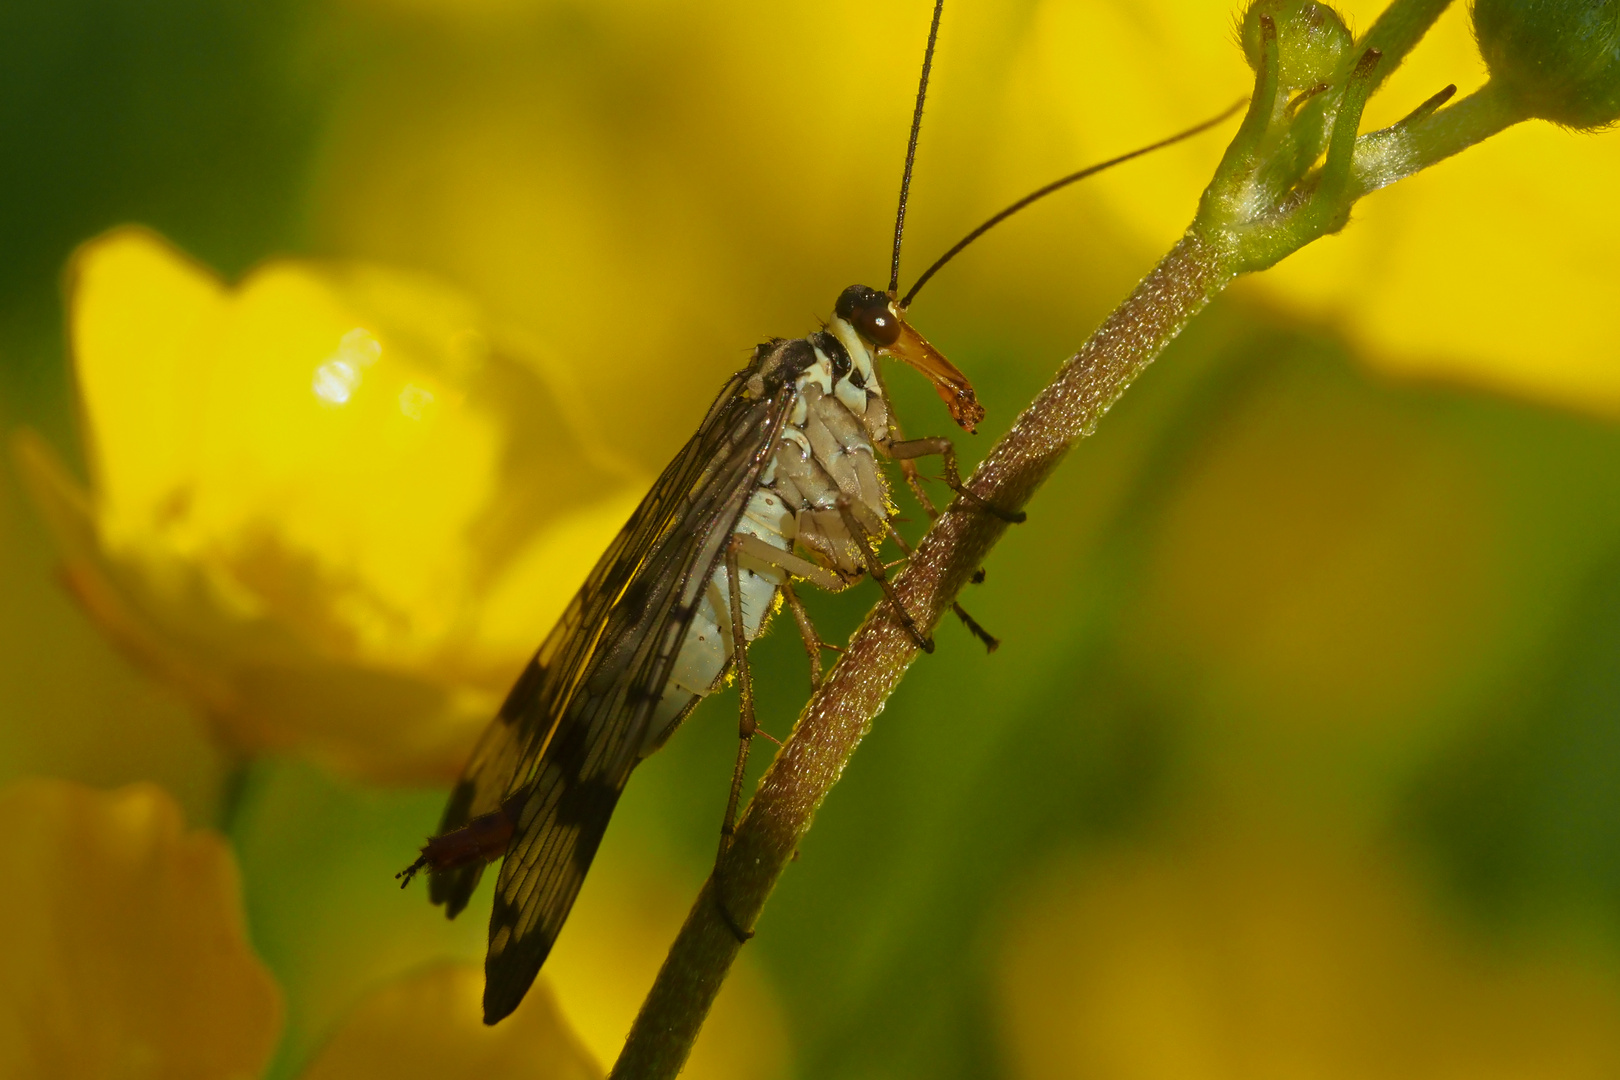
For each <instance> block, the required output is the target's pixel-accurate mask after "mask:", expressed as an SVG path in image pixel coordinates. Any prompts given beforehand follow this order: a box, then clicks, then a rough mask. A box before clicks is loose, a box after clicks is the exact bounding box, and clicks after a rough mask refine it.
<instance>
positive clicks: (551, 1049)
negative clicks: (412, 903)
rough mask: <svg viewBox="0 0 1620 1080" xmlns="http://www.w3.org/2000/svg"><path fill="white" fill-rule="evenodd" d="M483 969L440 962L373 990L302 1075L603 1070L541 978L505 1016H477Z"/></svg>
mask: <svg viewBox="0 0 1620 1080" xmlns="http://www.w3.org/2000/svg"><path fill="white" fill-rule="evenodd" d="M483 994H484V972H483V970H482V969H481V968H479V967H478V966H476V965H473V964H441V965H435V966H433V967H430V968H427V969H426V970H424V971H422V972H420V973H418V974H416V975H414V976H410V977H407V978H404V979H401V980H399V981H398V982H395V983H392V984H390V985H389V986H386V987H384V988H383V989H381V990H379V991H377V993H375V994H373V995H372V996H371V997H370V998H368V999H367V1000H366V1001H365V1002H363V1003H362V1004H361V1005H360V1006H359V1007H358V1008H356V1009H355V1010H354V1012H353V1013H352V1014H351V1015H350V1016H349V1018H348V1020H347V1021H346V1022H345V1023H344V1025H343V1027H342V1028H341V1029H340V1030H339V1031H338V1032H337V1034H336V1035H334V1036H332V1038H331V1039H330V1040H329V1041H328V1042H327V1043H326V1045H325V1046H324V1047H323V1048H322V1049H321V1052H320V1053H319V1054H318V1055H316V1057H315V1060H314V1061H313V1062H312V1063H311V1064H310V1066H309V1068H308V1069H306V1070H304V1072H303V1073H302V1074H301V1075H302V1077H303V1080H368V1078H371V1077H375V1078H376V1080H406V1078H408V1077H421V1078H422V1080H454V1078H457V1077H464V1078H465V1080H594V1078H595V1077H599V1076H601V1075H602V1072H601V1070H600V1069H598V1068H597V1066H596V1063H595V1062H594V1061H592V1060H591V1058H590V1056H589V1054H587V1053H586V1051H585V1049H584V1048H583V1047H582V1046H581V1045H580V1044H579V1041H578V1040H577V1039H576V1038H575V1036H574V1033H573V1032H572V1031H570V1030H569V1029H568V1025H567V1024H566V1023H565V1022H564V1021H563V1019H562V1017H561V1015H559V1013H558V1012H557V1007H556V1002H555V1000H554V999H553V997H552V994H551V990H550V988H549V987H548V986H547V985H546V984H545V982H544V981H542V982H540V983H538V984H536V985H535V987H534V988H533V989H532V990H530V991H529V994H528V996H527V997H526V998H524V999H523V1004H522V1005H521V1006H519V1007H518V1010H517V1011H516V1012H515V1013H513V1014H512V1015H511V1017H510V1018H508V1020H507V1021H506V1022H504V1023H501V1024H498V1025H496V1026H495V1027H486V1026H485V1024H484V1021H483Z"/></svg>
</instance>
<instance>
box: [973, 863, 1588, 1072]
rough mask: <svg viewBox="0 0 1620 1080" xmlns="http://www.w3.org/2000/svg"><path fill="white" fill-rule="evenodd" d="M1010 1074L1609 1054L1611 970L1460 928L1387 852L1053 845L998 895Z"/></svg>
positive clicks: (1374, 1067) (1479, 1062)
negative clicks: (1416, 890)
mask: <svg viewBox="0 0 1620 1080" xmlns="http://www.w3.org/2000/svg"><path fill="white" fill-rule="evenodd" d="M1010 914H1011V918H1010V919H1009V920H1008V922H1007V924H1006V925H1007V927H1008V929H1007V932H1006V935H1005V939H1004V950H1003V953H1002V963H1001V968H1000V987H1001V989H1000V1004H1001V1009H1000V1015H1001V1021H1002V1024H1001V1028H1002V1032H1003V1034H1004V1036H1005V1040H1006V1046H1007V1049H1008V1051H1009V1053H1010V1056H1011V1061H1012V1063H1013V1068H1012V1070H1011V1075H1014V1076H1019V1077H1028V1078H1032V1080H1034V1078H1046V1077H1052V1078H1057V1077H1070V1076H1093V1077H1100V1078H1108V1080H1161V1078H1163V1080H1171V1078H1174V1080H1205V1078H1207V1080H1219V1078H1225V1077H1232V1078H1239V1077H1241V1078H1244V1080H1255V1078H1265V1077H1299V1076H1310V1077H1319V1078H1335V1077H1345V1078H1350V1077H1379V1078H1383V1080H1396V1078H1401V1077H1414V1078H1416V1077H1471V1078H1480V1077H1493V1078H1501V1080H1508V1078H1523V1080H1531V1078H1536V1080H1558V1078H1582V1080H1585V1078H1591V1080H1597V1078H1598V1077H1604V1076H1614V1075H1615V1074H1616V1071H1617V1070H1620V989H1617V987H1616V986H1615V985H1614V984H1613V982H1612V981H1610V980H1609V979H1608V978H1606V977H1604V976H1602V975H1600V974H1598V972H1597V970H1596V969H1595V968H1588V967H1587V966H1585V965H1583V964H1582V963H1580V962H1579V961H1577V960H1575V959H1573V958H1567V957H1560V956H1559V955H1557V953H1556V952H1555V951H1552V950H1545V951H1542V952H1540V953H1530V954H1528V955H1519V954H1516V953H1514V952H1512V951H1510V950H1503V949H1500V948H1498V949H1492V948H1488V947H1484V946H1482V945H1480V944H1477V943H1470V942H1468V941H1466V940H1464V939H1463V938H1461V937H1460V936H1459V935H1458V934H1457V933H1456V932H1455V931H1454V930H1452V929H1450V928H1449V927H1447V926H1446V925H1445V924H1444V922H1443V921H1442V920H1441V919H1440V918H1439V917H1438V913H1431V912H1425V911H1424V910H1423V908H1422V906H1421V904H1420V903H1419V902H1418V900H1417V898H1416V897H1415V896H1414V895H1413V894H1412V890H1411V889H1410V887H1409V886H1406V885H1404V884H1403V883H1402V882H1400V881H1399V880H1397V879H1396V878H1395V877H1394V876H1393V875H1392V874H1391V873H1390V868H1389V867H1388V866H1387V865H1383V864H1379V863H1377V862H1375V861H1373V860H1371V859H1365V858H1355V857H1350V856H1334V855H1332V854H1330V853H1328V852H1325V851H1324V850H1323V848H1322V845H1321V842H1320V840H1315V841H1313V842H1312V843H1311V844H1310V845H1309V846H1308V847H1300V848H1295V847H1291V846H1283V847H1280V848H1277V847H1274V848H1271V849H1267V848H1266V847H1265V846H1264V845H1259V844H1254V843H1253V842H1252V841H1248V842H1246V843H1245V845H1244V846H1241V847H1240V846H1230V845H1229V846H1225V847H1220V846H1216V847H1213V848H1209V849H1205V850H1198V851H1193V852H1191V853H1184V854H1181V855H1179V856H1178V855H1170V854H1162V855H1158V856H1152V855H1146V854H1136V855H1120V856H1117V857H1114V858H1111V859H1102V860H1098V861H1095V862H1091V863H1087V864H1083V865H1081V864H1070V865H1067V866H1065V867H1063V868H1061V869H1059V870H1057V871H1056V872H1055V873H1052V874H1050V875H1049V876H1048V879H1047V880H1046V881H1044V882H1043V883H1041V884H1039V885H1037V886H1036V887H1035V888H1033V889H1032V890H1029V891H1028V892H1027V894H1026V895H1025V896H1024V897H1023V898H1022V900H1021V901H1020V903H1019V904H1018V905H1017V906H1016V907H1015V908H1014V909H1013V911H1012V912H1011V913H1010Z"/></svg>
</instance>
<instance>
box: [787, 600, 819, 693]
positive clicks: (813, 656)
mask: <svg viewBox="0 0 1620 1080" xmlns="http://www.w3.org/2000/svg"><path fill="white" fill-rule="evenodd" d="M782 599H784V600H786V601H787V606H788V610H789V611H791V612H793V621H794V623H795V624H796V625H797V626H798V627H799V640H801V641H803V642H804V652H805V655H806V656H808V657H809V658H810V689H811V690H814V689H815V688H816V687H818V686H820V685H821V635H820V634H818V633H816V628H815V626H813V625H812V624H811V622H810V613H809V612H807V611H805V610H804V602H803V601H801V600H800V599H799V594H798V593H796V592H794V591H793V585H792V584H791V583H790V582H786V581H784V582H782Z"/></svg>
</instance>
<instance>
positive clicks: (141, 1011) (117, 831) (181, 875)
mask: <svg viewBox="0 0 1620 1080" xmlns="http://www.w3.org/2000/svg"><path fill="white" fill-rule="evenodd" d="M0 818H3V819H4V821H5V822H6V828H5V831H4V833H3V834H0V862H3V863H4V864H5V867H6V875H7V882H8V883H7V886H6V888H5V889H4V890H0V1075H5V1076H15V1077H53V1078H54V1077H60V1078H64V1080H71V1078H78V1077H84V1078H86V1080H89V1078H93V1077H132V1078H138V1077H153V1078H157V1077H164V1078H174V1080H183V1078H191V1077H195V1078H198V1080H202V1078H227V1077H242V1078H246V1077H252V1076H256V1075H258V1073H259V1072H260V1070H261V1069H263V1067H264V1066H265V1065H266V1064H267V1063H268V1061H269V1058H270V1052H271V1050H272V1049H273V1048H274V1046H275V1041H276V1035H277V1033H278V1032H279V1030H280V1027H281V997H280V994H279V993H278V991H277V990H276V986H275V983H274V982H273V981H272V980H271V978H270V975H269V973H268V972H267V971H266V970H265V969H264V966H263V965H262V964H261V963H260V962H259V960H258V958H257V957H255V956H254V955H253V952H252V950H251V949H250V948H249V946H248V944H247V941H246V938H245V934H244V929H243V924H242V910H241V901H240V897H239V885H238V882H237V874H236V864H235V861H234V860H233V859H232V857H231V853H230V849H229V848H228V847H226V845H225V843H224V842H223V840H222V839H221V838H220V837H218V836H216V835H214V834H212V833H206V832H191V833H188V832H185V831H184V829H183V828H182V825H181V821H180V811H179V809H178V808H177V807H176V806H175V805H174V802H173V800H171V799H170V798H169V797H168V795H166V794H165V793H164V792H163V791H162V790H161V789H159V788H156V787H153V786H151V785H146V784H141V785H135V786H133V787H128V788H124V789H123V790H121V791H117V792H114V793H111V794H103V793H100V792H95V791H91V790H90V789H88V788H83V787H80V786H78V785H75V784H68V783H64V782H61V781H46V780H37V781H24V782H21V783H18V784H14V785H12V786H10V787H8V788H6V789H5V790H4V791H0Z"/></svg>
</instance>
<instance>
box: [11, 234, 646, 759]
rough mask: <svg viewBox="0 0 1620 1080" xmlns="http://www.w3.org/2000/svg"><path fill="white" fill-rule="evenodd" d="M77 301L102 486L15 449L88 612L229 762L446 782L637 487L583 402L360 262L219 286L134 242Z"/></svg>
mask: <svg viewBox="0 0 1620 1080" xmlns="http://www.w3.org/2000/svg"><path fill="white" fill-rule="evenodd" d="M70 290H71V296H70V303H71V315H70V334H71V343H72V352H73V363H74V373H75V375H76V378H77V386H78V390H79V396H80V405H81V410H82V417H83V423H84V435H85V443H86V446H85V458H86V461H87V466H88V469H89V473H90V490H89V492H88V493H85V492H83V491H81V490H80V489H79V487H78V485H77V484H76V483H75V482H74V481H73V480H72V479H71V478H70V477H69V475H68V473H67V471H66V470H65V469H64V468H63V467H62V466H61V465H60V464H58V463H57V461H56V458H55V457H54V455H52V454H51V452H50V451H49V450H48V448H46V447H45V446H44V445H43V443H42V442H41V441H40V440H39V439H38V438H37V437H34V436H31V435H27V434H25V435H24V436H23V437H22V438H21V439H20V440H19V446H18V451H19V459H20V462H21V465H22V469H23V472H24V475H25V478H26V479H27V480H28V481H29V484H30V487H31V489H32V491H33V493H34V495H35V497H36V500H37V501H38V502H39V504H40V505H41V507H42V509H43V510H44V512H45V515H46V517H47V519H48V521H49V522H50V524H51V526H52V529H53V531H54V532H55V534H56V535H57V538H58V540H59V542H60V544H61V546H62V549H63V552H64V556H65V576H66V578H67V580H68V582H69V584H70V586H71V588H72V589H73V591H74V593H75V595H77V596H78V597H79V599H80V600H81V601H82V602H83V603H84V605H85V607H86V608H87V609H88V610H89V611H90V612H91V614H92V615H93V616H94V617H95V618H96V619H97V621H98V622H99V623H100V624H101V625H102V627H103V629H105V630H106V631H107V632H108V633H109V634H110V635H112V637H113V638H114V639H115V640H116V641H117V642H118V643H119V644H120V645H121V646H123V647H124V648H125V649H126V650H127V651H128V652H129V653H131V654H132V655H134V656H135V657H136V658H138V659H139V660H140V661H141V662H143V663H145V664H146V665H147V666H149V667H150V668H151V669H153V670H155V671H157V672H158V673H160V674H161V675H162V676H163V677H164V678H166V679H167V680H168V681H170V682H171V683H173V684H175V685H176V686H179V687H180V688H182V689H183V690H184V691H185V692H186V693H187V694H188V696H190V697H191V698H192V699H193V700H194V701H196V702H197V703H198V704H199V705H201V706H202V707H203V708H204V709H205V710H206V711H207V713H208V715H209V716H210V717H211V718H212V719H213V720H214V721H215V723H216V725H217V727H218V729H219V731H220V732H221V734H222V735H223V736H224V738H225V739H226V740H227V742H228V743H229V744H231V745H232V746H234V747H236V748H238V749H239V750H242V751H257V750H264V749H281V750H291V751H296V752H298V753H301V754H304V755H306V756H308V757H311V758H313V759H315V760H318V761H320V762H322V763H324V764H326V765H328V766H330V767H333V768H336V769H339V770H341V771H345V772H348V773H350V774H357V775H361V776H366V777H370V778H374V779H387V780H417V779H429V778H443V777H447V776H449V775H452V774H453V773H454V772H455V771H456V770H457V769H458V768H459V767H460V765H461V763H462V760H463V758H464V755H465V752H466V749H467V747H468V745H469V744H470V742H471V740H472V739H473V738H474V737H475V736H476V734H477V732H478V730H479V729H480V728H481V727H482V725H483V724H484V723H485V722H486V721H487V719H488V717H489V715H490V714H491V712H492V711H493V707H494V705H495V704H497V703H498V700H499V697H500V695H501V694H503V693H504V691H505V690H506V688H507V685H508V684H509V682H510V680H511V678H512V677H513V676H514V673H515V672H516V671H517V670H518V669H519V667H521V665H522V663H523V661H524V660H525V659H526V657H527V656H528V654H529V652H530V651H531V650H532V649H533V648H534V647H535V645H536V644H537V643H538V642H539V640H540V638H541V637H542V636H543V635H544V634H545V632H546V630H547V629H549V627H550V624H551V623H552V622H553V621H554V620H555V618H556V616H557V614H558V612H559V611H560V610H561V608H562V605H563V604H564V602H565V601H566V599H567V596H568V595H569V593H570V592H571V591H572V590H573V589H574V588H575V587H577V584H578V582H579V581H580V580H581V579H582V578H583V577H584V574H585V572H586V570H587V569H588V568H589V566H590V564H591V563H592V562H593V561H594V560H595V558H596V556H597V554H598V553H599V552H600V551H601V549H602V547H603V546H604V545H605V544H606V541H607V539H608V537H610V536H611V535H612V533H613V532H614V531H615V530H616V529H617V528H618V526H619V525H620V524H621V523H622V522H623V520H624V518H625V517H626V516H627V515H628V513H629V510H630V508H631V507H632V506H633V505H634V502H635V500H636V499H637V497H638V496H639V493H640V487H641V485H640V483H639V482H638V481H637V480H636V479H635V478H634V477H633V476H632V475H631V474H630V472H629V470H627V469H626V468H624V467H622V466H620V465H619V464H617V462H616V460H615V459H614V457H613V456H612V455H611V454H609V453H608V452H606V451H604V450H603V449H601V447H600V442H601V440H599V439H597V438H596V436H595V435H594V434H593V433H592V432H593V429H592V426H591V423H590V421H589V420H588V419H587V415H586V410H585V409H584V408H583V406H582V405H581V404H580V403H579V401H578V400H577V398H578V395H577V394H575V393H573V392H572V390H571V389H570V387H569V385H568V384H567V382H566V380H565V379H563V378H562V377H561V376H560V375H559V373H557V372H555V371H553V370H551V369H550V368H549V367H547V365H546V364H545V363H544V361H543V358H542V357H541V355H540V354H539V353H538V352H537V351H536V350H534V349H532V348H526V347H524V346H523V345H522V344H521V343H514V342H512V341H509V340H506V339H503V338H499V337H497V336H496V335H495V333H494V332H493V331H492V330H491V329H490V328H489V327H488V326H487V325H486V324H485V322H484V320H483V319H482V317H481V316H480V315H479V313H478V311H477V310H476V309H475V308H474V307H473V306H472V305H471V304H470V303H468V302H467V301H466V300H464V299H462V298H461V297H459V296H457V295H455V294H454V293H451V292H449V291H447V290H445V289H443V288H442V287H440V286H437V285H435V284H433V283H431V282H428V281H424V280H420V279H418V278H414V277H410V276H406V275H403V274H399V273H396V272H390V271H386V270H382V269H377V268H374V267H366V266H353V265H349V266H328V265H321V264H313V263H303V262H295V261H281V262H273V263H269V264H267V265H265V266H263V267H261V268H260V269H258V270H256V271H254V272H253V273H252V274H250V275H249V276H248V277H247V278H246V279H245V280H244V281H243V282H242V283H241V284H240V285H238V286H236V287H234V288H232V287H227V286H226V285H224V284H222V283H221V282H220V281H219V280H218V279H217V278H215V277H214V276H213V275H212V274H210V273H209V272H208V271H207V270H205V269H203V268H202V267H199V266H197V265H196V264H194V263H192V262H190V261H189V260H187V259H186V258H185V257H184V256H182V255H181V254H179V253H178V252H176V251H175V250H174V249H173V248H171V247H169V246H168V245H167V244H166V243H165V242H163V241H162V240H161V239H159V238H158V237H156V236H154V235H152V234H150V233H148V232H145V231H142V230H138V229H125V230H120V231H117V232H114V233H111V234H109V235H107V236H104V237H102V238H100V239H98V240H96V241H93V242H91V243H90V244H88V245H86V246H85V247H84V248H83V249H82V250H81V251H80V252H79V254H78V256H77V257H76V259H75V261H74V264H73V268H72V274H71V278H70Z"/></svg>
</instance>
